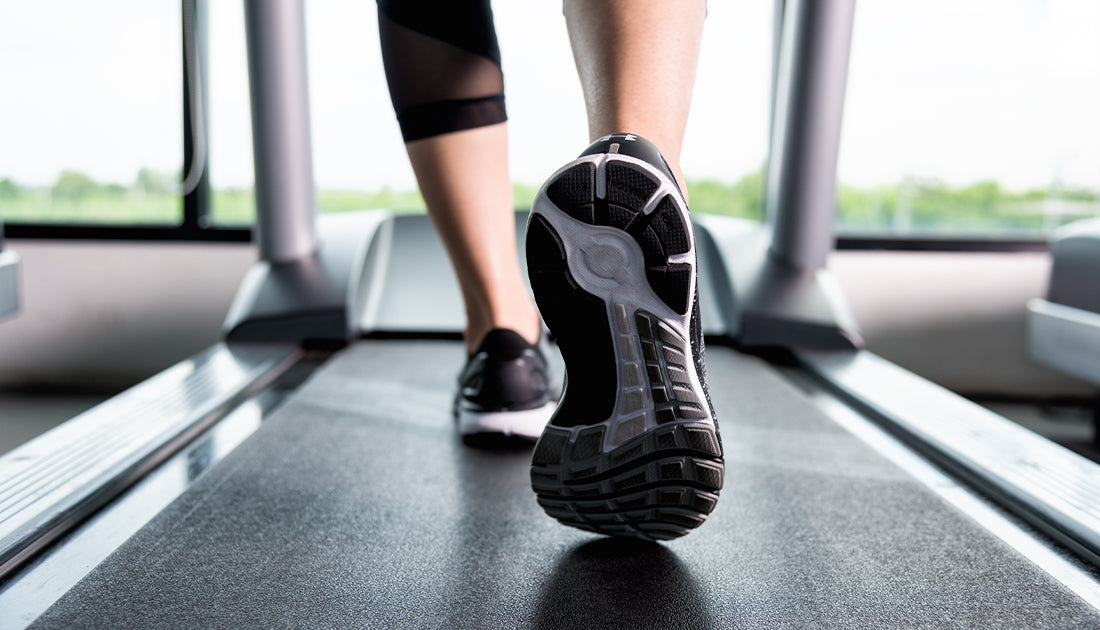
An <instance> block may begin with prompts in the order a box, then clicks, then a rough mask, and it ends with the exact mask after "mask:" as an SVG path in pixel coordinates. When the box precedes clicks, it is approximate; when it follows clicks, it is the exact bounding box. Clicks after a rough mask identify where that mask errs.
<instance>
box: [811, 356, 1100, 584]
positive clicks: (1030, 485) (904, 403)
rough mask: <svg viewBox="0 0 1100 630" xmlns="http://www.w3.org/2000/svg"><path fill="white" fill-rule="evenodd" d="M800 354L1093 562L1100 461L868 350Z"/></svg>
mask: <svg viewBox="0 0 1100 630" xmlns="http://www.w3.org/2000/svg"><path fill="white" fill-rule="evenodd" d="M799 358H800V359H801V360H802V362H803V363H804V364H805V365H806V366H807V367H808V368H809V369H810V371H811V372H813V373H815V374H816V375H817V376H818V377H819V378H821V379H823V380H824V381H825V382H826V383H827V384H828V385H829V386H831V387H832V388H834V389H835V390H837V391H838V392H840V393H841V394H842V395H843V396H844V397H845V398H847V399H848V400H849V401H850V402H851V403H852V404H854V405H855V406H857V407H859V408H862V409H863V410H864V411H867V412H870V414H871V415H872V417H877V418H878V419H879V420H880V421H881V422H882V423H883V424H884V426H885V427H886V428H887V429H888V430H891V431H892V432H894V433H895V434H898V435H899V436H900V437H901V438H903V439H904V440H906V441H907V442H909V443H910V444H911V445H912V446H914V447H915V448H916V449H917V450H918V451H920V452H921V453H922V454H923V455H925V456H927V457H929V458H931V459H932V460H934V461H936V462H937V463H939V464H940V465H941V466H944V467H945V468H947V469H949V470H951V471H952V472H953V473H955V474H957V475H959V476H961V477H962V478H963V479H965V480H966V481H968V482H969V483H972V484H974V485H976V486H978V487H979V488H981V489H982V490H983V491H985V492H987V493H989V494H990V496H992V497H993V498H994V499H995V500H997V501H999V502H1001V503H1002V504H1004V505H1006V506H1008V507H1009V509H1010V510H1011V511H1013V512H1014V513H1016V514H1017V515H1018V516H1020V517H1022V518H1024V519H1026V520H1027V521H1028V522H1030V523H1031V524H1032V525H1034V526H1036V527H1038V528H1039V529H1041V530H1042V531H1043V532H1045V533H1046V534H1047V535H1049V536H1051V537H1052V538H1054V539H1055V540H1057V541H1058V542H1060V543H1062V544H1064V545H1065V546H1066V547H1067V548H1069V549H1071V550H1073V551H1074V552H1075V553H1077V554H1078V555H1080V556H1081V557H1082V558H1083V559H1084V560H1086V561H1087V562H1090V563H1092V564H1093V565H1097V566H1100V465H1097V464H1095V463H1093V462H1091V461H1089V460H1087V459H1085V458H1084V457H1081V456H1080V455H1077V454H1076V453H1074V452H1072V451H1070V450H1068V449H1066V448H1064V447H1062V446H1060V445H1058V444H1055V443H1054V442H1051V441H1050V440H1047V439H1046V438H1044V437H1042V436H1040V435H1037V434H1035V433H1032V432H1031V431H1029V430H1028V429H1025V428H1023V427H1021V426H1019V425H1017V424H1015V423H1014V422H1011V421H1009V420H1006V419H1005V418H1002V417H1001V416H999V415H997V414H995V413H993V412H991V411H989V410H987V409H985V408H984V407H981V406H979V405H977V404H975V403H972V402H970V401H968V400H966V399H965V398H963V397H961V396H958V395H956V394H954V393H952V392H950V391H948V390H946V389H944V388H942V387H940V386H938V385H935V384H933V383H931V382H929V381H926V380H924V379H922V378H920V377H918V376H916V375H914V374H911V373H909V372H907V371H905V370H903V369H902V368H900V367H898V366H896V365H893V364H892V363H889V362H888V361H886V360H884V359H882V358H880V357H878V356H875V355H873V354H871V353H869V352H866V351H861V352H847V353H842V352H834V353H828V352H818V353H812V352H805V353H799Z"/></svg>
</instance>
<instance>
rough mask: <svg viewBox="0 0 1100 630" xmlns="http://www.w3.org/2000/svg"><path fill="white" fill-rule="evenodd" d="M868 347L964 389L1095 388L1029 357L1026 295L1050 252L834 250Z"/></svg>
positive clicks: (1084, 391) (1071, 391)
mask: <svg viewBox="0 0 1100 630" xmlns="http://www.w3.org/2000/svg"><path fill="white" fill-rule="evenodd" d="M829 267H830V269H832V271H833V272H834V273H835V274H836V277H837V280H838V282H839V283H840V285H841V288H842V289H843V291H844V293H845V295H846V296H847V297H848V300H849V304H850V305H851V307H852V310H853V312H854V314H855V317H856V320H857V321H858V322H859V323H860V325H861V327H862V329H863V333H864V335H865V338H866V341H867V345H868V347H869V349H870V350H872V351H874V352H876V353H877V354H880V355H882V356H883V357H885V358H887V359H889V360H891V361H893V362H895V363H897V364H899V365H902V366H904V367H905V368H907V369H909V370H911V371H913V372H916V373H918V374H920V375H922V376H924V377H925V378H929V379H931V380H933V381H935V382H937V383H939V384H941V385H943V386H945V387H948V388H950V389H953V390H956V391H961V392H964V393H977V394H1007V395H1021V396H1053V395H1081V396H1085V395H1089V394H1090V393H1091V392H1094V391H1095V388H1094V387H1091V386H1089V385H1087V384H1086V383H1083V382H1081V381H1078V380H1076V379H1071V378H1069V377H1065V376H1062V375H1060V374H1058V373H1056V372H1054V371H1052V370H1049V369H1047V368H1044V367H1041V366H1038V365H1036V364H1034V363H1033V362H1032V361H1031V360H1030V359H1028V357H1027V346H1026V338H1025V334H1026V321H1027V320H1026V313H1027V310H1026V308H1027V301H1028V300H1029V299H1031V298H1033V297H1043V296H1044V295H1045V294H1046V287H1047V278H1048V275H1049V273H1050V256H1049V254H1046V253H1032V252H1022V253H944V252H874V251H870V252H863V251H858V252H857V251H843V252H836V253H834V254H833V255H832V257H831V259H830V261H829Z"/></svg>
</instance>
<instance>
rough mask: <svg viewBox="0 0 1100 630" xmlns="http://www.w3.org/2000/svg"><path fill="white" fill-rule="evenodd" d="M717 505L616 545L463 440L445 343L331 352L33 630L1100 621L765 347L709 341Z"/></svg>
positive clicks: (523, 456)
mask: <svg viewBox="0 0 1100 630" xmlns="http://www.w3.org/2000/svg"><path fill="white" fill-rule="evenodd" d="M708 354H709V359H710V360H709V364H708V371H709V373H710V378H711V383H712V393H713V394H714V399H715V400H714V402H715V406H716V407H717V409H718V414H719V418H720V422H721V426H722V428H723V438H724V440H725V446H726V453H727V464H726V466H727V482H726V484H727V485H726V490H725V491H724V494H723V498H722V501H721V502H720V503H719V506H718V508H717V509H716V511H715V512H714V514H712V516H711V519H710V522H708V523H705V524H704V525H703V526H702V527H701V528H700V529H699V530H698V531H696V532H695V533H692V534H691V535H689V536H687V537H686V538H684V539H681V540H677V541H674V542H671V543H668V544H663V545H638V544H634V545H624V544H618V543H615V542H611V541H608V540H606V539H601V538H599V537H596V536H593V535H588V534H585V533H583V532H580V531H575V530H571V529H568V528H565V527H562V526H560V525H558V524H557V523H556V522H555V521H553V520H551V519H549V518H548V517H546V516H545V515H544V514H543V513H542V510H541V509H540V508H539V507H538V506H537V505H536V504H535V501H534V495H533V494H532V492H531V491H530V489H529V486H528V481H527V468H528V460H529V457H530V451H529V450H519V451H511V452H487V451H479V450H474V449H470V448H467V447H464V446H463V445H462V444H461V442H460V441H459V440H458V439H457V438H456V437H455V435H454V433H453V429H452V427H451V419H450V415H449V403H450V397H451V388H452V385H453V379H454V375H455V373H456V372H457V370H458V368H459V364H460V362H461V360H462V356H461V355H462V351H461V347H460V345H459V344H457V343H452V342H408V341H403V342H392V341H391V342H379V341H375V342H364V343H360V344H358V345H356V346H353V347H351V348H349V349H348V350H346V351H344V352H342V353H341V354H340V355H338V356H337V357H336V358H335V359H334V360H333V361H331V362H330V363H329V364H327V365H326V366H325V367H324V368H322V370H321V372H320V373H319V374H318V375H317V376H316V377H315V378H314V379H313V380H311V381H310V382H309V383H308V384H307V385H306V386H305V387H304V388H303V389H302V390H301V391H300V392H299V393H298V394H296V395H295V396H294V397H293V398H292V400H291V401H290V402H288V403H287V405H286V406H285V407H283V408H282V409H281V410H280V411H279V412H277V413H276V414H275V415H274V416H273V417H272V419H271V420H269V421H268V422H267V423H265V425H264V426H263V427H262V428H261V429H260V430H259V432H257V433H256V435H254V436H253V437H252V438H251V439H250V440H248V441H247V442H245V443H244V444H243V445H242V446H241V447H240V448H239V449H238V451H236V452H235V453H233V454H232V455H231V456H230V457H229V458H227V459H226V460H225V461H224V462H222V464H221V465H219V466H217V467H215V468H214V469H213V470H212V471H211V472H209V473H208V474H207V475H206V476H205V477H203V478H202V479H200V481H199V482H198V483H197V484H196V486H194V487H193V488H192V489H191V490H190V491H188V492H187V493H186V494H185V495H183V496H182V497H181V498H180V499H179V500H178V501H177V502H176V503H174V504H173V505H172V506H170V507H169V508H168V509H167V510H165V512H163V513H162V514H161V515H160V516H158V517H157V518H156V519H155V520H154V521H153V522H152V523H150V525H149V526H147V527H146V528H145V529H143V530H142V531H141V532H139V533H138V534H137V535H136V536H135V537H134V538H133V539H132V540H131V541H130V542H129V543H127V544H126V545H125V546H123V547H122V548H121V549H120V550H119V551H118V552H117V553H116V554H115V555H114V556H112V557H111V558H110V559H108V560H107V561H106V562H105V563H104V564H103V565H101V566H100V567H99V568H97V569H96V570H95V571H94V572H93V573H92V574H91V575H89V576H88V578H86V579H85V580H84V581H83V582H81V583H80V584H79V585H78V586H77V587H76V588H74V589H73V590H72V591H71V592H70V593H69V594H68V595H67V596H66V597H65V598H64V599H62V600H61V601H60V602H59V603H58V604H57V605H56V606H54V607H53V608H52V609H51V610H50V611H48V612H47V613H46V615H44V616H43V617H42V618H41V619H40V620H39V623H38V626H39V627H56V628H68V627H110V628H119V627H178V628H195V627H238V626H244V627H333V628H348V627H379V628H394V627H439V628H454V627H499V628H513V627H536V628H558V627H590V628H599V627H630V628H637V627H660V628H672V627H685V628H706V627H732V626H738V627H740V626H745V627H766V628H781V627H791V628H804V627H872V628H881V627H899V626H901V627H912V626H924V627H937V628H944V627H960V628H973V627H1020V628H1050V627H1077V628H1079V627H1100V616H1098V615H1097V614H1096V612H1095V611H1094V610H1092V609H1091V608H1088V607H1087V606H1086V605H1085V604H1084V603H1082V602H1080V601H1079V600H1077V599H1076V598H1075V597H1074V596H1073V595H1072V594H1070V593H1068V591H1066V590H1065V589H1063V588H1062V587H1061V586H1060V585H1058V584H1057V583H1054V582H1053V581H1052V580H1051V579H1050V578H1048V577H1047V576H1046V575H1045V574H1043V573H1041V572H1040V571H1038V569H1036V568H1034V567H1033V566H1032V565H1030V564H1029V563H1028V562H1027V561H1026V560H1025V559H1023V558H1021V557H1019V556H1017V555H1015V553H1014V552H1012V551H1011V550H1009V549H1007V548H1006V547H1004V546H1003V545H1002V544H1001V543H1000V542H999V541H997V540H996V539H994V538H992V537H991V536H990V535H988V534H986V533H985V532H984V531H983V530H981V529H979V528H978V527H977V526H976V525H974V524H973V523H971V522H970V521H968V520H967V519H966V517H964V516H962V515H960V514H957V513H955V512H953V511H952V510H951V509H950V508H948V507H946V506H945V505H944V504H942V503H941V502H940V501H939V500H938V499H936V498H935V497H934V496H932V495H931V494H930V493H928V492H927V491H926V490H924V489H923V488H922V487H921V486H919V485H918V484H917V483H916V482H914V481H912V480H910V479H908V478H906V477H905V475H904V474H903V473H902V472H901V471H900V470H899V469H897V468H896V467H894V466H893V465H892V464H890V463H889V462H887V461H885V460H883V459H882V458H880V457H879V456H878V455H876V454H875V453H873V452H872V451H871V450H870V449H869V448H867V447H866V446H864V445H863V444H862V443H861V442H859V441H858V440H856V439H855V438H854V437H852V436H850V435H849V434H847V433H846V432H844V431H843V430H842V429H840V428H839V427H838V426H836V425H835V424H833V423H832V422H830V421H829V420H827V419H826V418H825V417H824V416H822V415H821V414H820V412H818V411H817V410H816V409H815V408H813V407H812V406H810V405H809V403H807V402H806V401H805V400H804V399H803V398H802V397H801V395H800V394H799V392H798V391H797V390H796V389H795V388H794V387H792V386H791V385H790V384H789V383H788V382H786V381H784V380H783V379H782V378H781V377H779V376H778V375H776V374H775V373H774V372H773V371H772V370H771V369H770V368H767V367H766V366H764V365H762V364H760V363H759V362H758V361H757V360H755V359H752V358H746V357H742V356H740V355H737V354H735V353H733V352H732V351H729V350H726V349H721V348H711V349H710V350H709V353H708Z"/></svg>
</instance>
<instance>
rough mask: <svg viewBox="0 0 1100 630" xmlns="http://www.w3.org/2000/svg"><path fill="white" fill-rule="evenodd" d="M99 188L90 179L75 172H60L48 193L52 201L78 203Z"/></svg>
mask: <svg viewBox="0 0 1100 630" xmlns="http://www.w3.org/2000/svg"><path fill="white" fill-rule="evenodd" d="M98 188H99V186H98V184H96V183H95V180H93V179H92V178H91V177H88V176H87V175H85V174H84V173H80V172H77V171H61V173H60V174H58V176H57V182H55V183H54V185H53V188H51V189H50V192H51V193H52V194H53V198H54V199H64V200H66V201H79V200H81V199H84V198H85V197H88V196H89V195H91V194H92V193H94V192H96V190H97V189H98Z"/></svg>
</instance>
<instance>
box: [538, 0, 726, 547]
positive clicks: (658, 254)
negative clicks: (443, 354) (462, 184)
mask: <svg viewBox="0 0 1100 630" xmlns="http://www.w3.org/2000/svg"><path fill="white" fill-rule="evenodd" d="M705 13H706V5H705V4H704V2H703V0H698V1H696V2H689V1H684V2H675V3H674V2H668V1H667V0H588V1H585V0H567V2H566V4H565V15H566V18H567V20H568V25H569V32H570V39H571V41H572V43H573V50H574V55H575V56H576V61H577V68H578V71H579V74H580V77H581V84H582V86H583V89H584V95H585V104H586V105H587V107H588V119H589V131H590V133H591V135H592V137H593V138H595V141H594V142H593V143H592V145H591V146H589V147H588V149H586V150H585V151H584V152H582V153H581V155H580V157H578V158H577V159H576V160H574V161H572V162H570V163H569V164H566V165H565V166H564V167H563V168H561V169H559V170H558V171H557V172H556V173H555V174H554V175H553V176H552V177H551V178H550V180H549V181H548V182H547V183H546V185H545V186H543V188H542V189H541V190H540V191H539V194H538V196H536V198H535V202H534V204H533V207H532V210H531V220H530V222H529V223H528V228H527V268H528V272H529V274H530V277H531V287H532V288H533V289H534V292H535V299H536V302H537V304H538V307H539V310H540V311H541V313H542V316H543V318H544V320H545V321H546V324H547V326H548V327H549V328H550V331H551V332H552V333H553V334H554V335H555V336H556V339H557V342H558V346H559V348H560V349H561V354H562V358H563V359H564V361H565V369H566V382H567V385H566V389H565V393H564V394H563V396H562V399H561V401H560V403H559V405H558V408H557V409H556V410H555V412H554V415H553V417H552V418H551V420H550V422H549V424H547V426H546V428H545V430H544V431H543V434H542V436H541V437H540V438H539V441H538V444H537V445H536V446H535V452H534V454H533V456H532V463H531V482H532V486H533V488H534V490H535V493H536V494H537V495H538V497H539V504H540V505H542V506H543V508H544V509H545V510H546V512H547V513H548V514H549V515H551V516H553V517H555V518H557V519H558V520H560V521H561V522H563V523H565V524H567V525H572V526H575V527H579V528H581V529H586V530H591V531H597V532H600V533H603V534H609V535H618V536H631V537H636V538H642V539H648V540H666V539H670V538H675V537H677V536H682V535H684V534H686V533H688V532H689V531H691V530H692V529H693V528H695V527H697V526H698V525H700V524H701V523H703V522H704V521H705V520H706V518H707V514H709V513H710V512H711V510H713V509H714V507H715V505H716V504H717V501H718V492H719V490H721V488H722V484H723V474H724V464H723V458H722V447H721V440H720V439H719V435H718V427H717V419H716V416H715V412H714V408H713V406H712V405H711V402H710V395H709V393H708V390H707V381H706V368H705V360H704V357H703V339H702V329H701V327H700V323H699V303H698V297H697V290H698V281H697V269H698V260H697V257H696V252H695V236H694V232H693V231H692V225H691V217H690V215H689V213H688V209H687V203H686V198H685V196H684V195H683V194H682V193H681V190H682V188H683V183H682V182H683V176H682V175H681V173H680V168H679V155H680V145H681V142H682V138H683V134H684V128H685V125H686V121H687V113H688V109H689V106H690V103H691V90H692V85H693V83H694V75H695V62H696V58H697V56H698V50H699V40H700V36H701V28H702V23H703V18H704V16H705ZM662 153H663V154H664V157H663V158H662Z"/></svg>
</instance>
